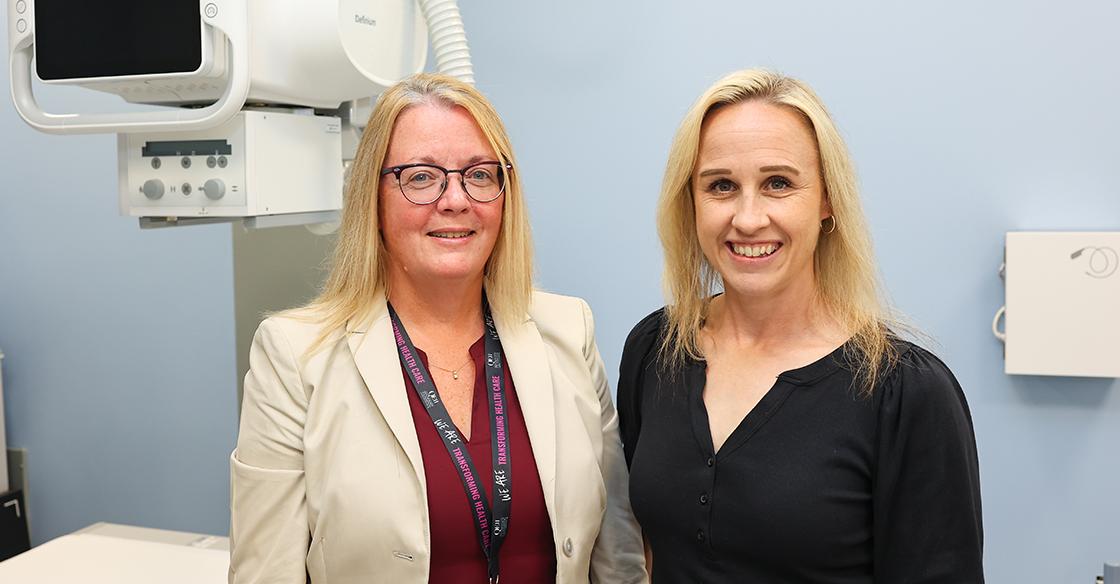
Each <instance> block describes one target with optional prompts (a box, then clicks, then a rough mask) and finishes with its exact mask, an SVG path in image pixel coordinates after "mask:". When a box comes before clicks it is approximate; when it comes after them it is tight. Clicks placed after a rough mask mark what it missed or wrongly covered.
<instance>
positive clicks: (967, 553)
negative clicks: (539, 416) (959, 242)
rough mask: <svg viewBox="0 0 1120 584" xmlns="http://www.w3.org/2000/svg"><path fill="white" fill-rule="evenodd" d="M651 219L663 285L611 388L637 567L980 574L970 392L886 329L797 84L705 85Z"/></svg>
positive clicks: (807, 95) (822, 128)
mask: <svg viewBox="0 0 1120 584" xmlns="http://www.w3.org/2000/svg"><path fill="white" fill-rule="evenodd" d="M658 229H659V232H660V236H661V241H662V245H663V248H664V252H665V282H666V287H667V295H668V298H669V304H668V306H667V307H665V308H663V309H661V310H658V311H656V312H654V313H653V314H651V315H650V316H649V317H647V318H646V319H644V320H643V321H641V322H640V323H638V325H637V326H636V327H635V328H634V330H633V331H632V332H631V333H630V336H629V338H628V339H627V341H626V346H625V349H624V353H623V356H622V365H621V374H620V378H619V387H618V403H619V414H620V418H621V424H622V436H623V442H624V444H625V453H626V457H627V461H628V463H629V465H630V472H631V483H630V495H631V501H632V504H633V508H634V512H635V515H636V516H637V518H638V520H639V522H640V524H641V527H642V531H643V534H644V536H645V539H646V542H647V544H648V546H647V553H648V554H649V555H650V556H651V558H652V564H651V568H652V570H651V571H652V581H653V582H656V583H659V584H660V583H665V582H682V583H683V582H705V583H707V584H718V583H723V582H727V583H732V582H734V583H739V582H766V583H767V584H778V583H787V582H788V583H795V582H796V583H810V582H816V583H822V584H823V583H830V584H834V583H853V584H855V583H859V584H872V583H874V584H898V583H902V582H907V583H910V584H919V583H928V584H932V583H935V582H936V583H944V584H949V583H953V584H965V583H978V582H983V579H984V576H983V570H982V561H981V560H982V539H983V532H982V527H981V512H980V484H979V471H978V464H977V455H976V445H975V438H974V434H973V428H972V420H971V417H970V414H969V411H968V405H967V404H966V402H965V397H964V393H963V392H962V390H961V387H960V385H959V384H958V383H957V381H956V379H955V378H954V377H953V374H952V373H951V372H950V371H949V369H948V368H947V367H946V366H945V364H944V363H942V362H941V361H940V360H939V359H938V358H937V357H935V356H934V355H933V354H932V353H930V352H929V351H927V350H925V349H923V348H921V347H919V346H917V345H915V344H912V343H909V342H906V341H904V340H901V339H900V338H899V336H898V334H897V332H898V331H899V330H900V329H901V328H902V327H900V326H899V325H897V324H896V323H895V322H894V321H893V320H892V319H891V318H890V316H889V312H888V310H887V309H886V308H885V306H884V303H883V301H882V297H881V295H880V292H879V286H878V284H877V276H876V267H875V264H874V259H873V256H872V251H871V241H870V236H869V233H868V229H867V226H866V224H865V222H864V218H863V212H862V210H861V205H860V200H859V195H858V192H857V189H856V179H855V174H854V171H853V169H852V164H851V161H850V159H849V156H848V153H847V150H846V148H845V146H844V143H843V141H842V140H841V138H840V135H839V133H838V131H837V129H836V126H835V124H834V123H833V121H832V119H831V118H830V117H829V114H828V113H827V112H826V110H825V108H824V106H823V104H822V103H821V101H820V100H819V99H818V98H817V96H816V95H815V94H814V93H813V91H812V90H811V89H809V88H808V87H807V86H806V85H805V84H804V83H801V82H799V81H797V80H795V79H791V78H789V77H784V76H781V75H778V74H775V73H771V72H768V71H762V70H747V71H741V72H737V73H733V74H731V75H728V76H727V77H725V78H723V79H721V80H720V81H719V82H717V83H716V84H715V85H714V86H712V87H711V88H710V89H709V90H708V91H707V92H705V93H704V95H703V96H701V97H700V99H699V101H698V102H697V103H696V104H695V105H694V106H693V108H692V109H691V110H690V111H689V112H688V114H687V115H686V116H685V119H684V122H683V123H682V124H681V126H680V129H679V131H678V133H677V135H676V138H675V140H674V142H673V145H672V148H671V150H670V156H669V162H668V165H667V168H666V171H665V178H664V183H663V186H662V193H661V201H660V205H659V208H658Z"/></svg>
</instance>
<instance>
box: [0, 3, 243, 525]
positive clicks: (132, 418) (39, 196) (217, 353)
mask: <svg viewBox="0 0 1120 584" xmlns="http://www.w3.org/2000/svg"><path fill="white" fill-rule="evenodd" d="M4 18H6V17H5V16H3V15H0V29H3V30H5V31H6V30H7V28H6V26H7V23H6V22H4ZM5 46H6V45H5ZM3 62H4V64H3V69H2V70H0V71H2V72H3V76H4V79H5V82H3V94H4V98H3V99H0V146H2V151H3V153H4V154H3V156H0V177H2V180H3V183H2V185H0V348H2V349H3V351H4V353H5V354H6V358H5V360H4V393H5V407H6V409H7V420H8V427H7V439H8V445H9V446H10V447H18V448H26V449H27V451H28V472H29V485H30V487H29V501H28V504H29V507H30V516H31V522H32V536H33V543H40V542H42V541H45V540H47V539H51V538H54V537H57V536H59V535H62V534H64V533H67V532H70V531H73V530H76V529H79V528H82V527H84V526H86V525H89V524H91V523H94V522H97V521H112V522H118V523H129V524H134V525H143V526H150V527H162V528H169V529H181V530H189V531H201V532H208V533H225V532H226V531H227V529H228V525H229V503H228V501H229V479H228V476H229V471H228V466H229V465H228V456H229V452H230V451H231V450H232V449H233V444H234V440H235V437H236V432H237V420H236V417H237V413H236V412H237V403H236V400H237V391H236V387H237V385H236V372H237V369H236V363H235V361H236V360H235V357H236V355H235V353H234V348H233V347H234V327H233V264H232V247H231V237H230V229H229V227H228V226H206V227H190V228H181V229H167V230H153V231H144V232H141V231H140V229H139V227H138V226H137V222H136V220H135V219H127V218H124V217H121V216H120V215H119V214H118V212H117V195H116V193H117V171H116V138H115V137H114V136H111V135H110V136H65V137H61V136H48V135H45V134H40V133H38V132H36V131H34V130H32V129H31V128H30V127H28V126H27V125H25V124H24V123H23V121H22V120H20V119H19V117H18V115H17V114H16V112H15V108H14V107H13V106H12V104H11V101H10V99H9V98H8V84H7V82H6V80H7V79H8V65H7V63H8V59H7V58H5V59H3ZM48 89H53V88H48ZM44 98H45V99H44V100H43V101H44V102H45V107H47V109H48V110H51V111H67V108H69V111H79V110H81V109H85V110H91V109H92V110H97V111H106V110H113V109H121V108H122V107H123V105H122V103H121V102H120V100H119V99H118V98H116V97H113V96H100V95H96V94H93V92H89V93H85V92H80V91H74V90H71V91H66V90H57V91H44Z"/></svg>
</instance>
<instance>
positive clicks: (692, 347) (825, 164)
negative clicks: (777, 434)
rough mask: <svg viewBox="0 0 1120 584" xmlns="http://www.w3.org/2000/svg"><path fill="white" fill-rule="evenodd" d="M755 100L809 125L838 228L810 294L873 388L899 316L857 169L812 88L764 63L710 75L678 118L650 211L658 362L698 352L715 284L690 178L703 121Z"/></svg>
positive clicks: (823, 243) (887, 359) (818, 257)
mask: <svg viewBox="0 0 1120 584" xmlns="http://www.w3.org/2000/svg"><path fill="white" fill-rule="evenodd" d="M752 100H760V101H764V102H767V103H771V104H774V105H778V106H783V107H788V108H791V109H792V110H794V111H797V112H799V113H800V114H801V115H802V116H803V117H804V118H805V119H806V120H807V121H808V123H809V124H810V126H811V127H812V129H813V132H814V135H815V137H816V142H817V151H818V153H819V155H820V168H821V175H822V177H821V178H822V180H823V182H824V187H825V197H826V200H827V201H828V203H829V205H830V206H831V209H832V216H833V221H835V222H836V223H835V225H836V227H835V231H833V232H832V233H829V234H822V236H821V239H820V241H819V243H818V244H817V248H816V250H815V252H814V259H813V269H814V271H815V272H816V276H817V278H816V282H817V287H818V290H817V294H818V296H819V298H820V299H821V301H822V304H823V306H824V308H825V310H826V311H827V312H828V313H829V315H830V316H832V317H833V318H835V319H836V320H837V322H838V323H840V325H841V326H842V327H844V329H845V330H846V331H848V332H849V333H850V334H852V339H851V341H849V346H850V347H851V348H853V349H854V350H855V351H854V353H855V355H854V358H853V359H852V361H853V362H852V365H854V368H855V370H856V383H857V384H858V385H859V387H860V389H861V390H862V393H863V394H865V395H870V393H871V392H872V390H873V388H874V386H875V383H876V382H877V380H878V379H879V377H880V375H881V373H882V372H883V371H884V370H885V368H887V367H889V366H892V365H893V364H894V362H895V361H896V360H897V349H896V348H895V346H894V344H893V343H892V342H891V338H892V336H893V333H892V328H893V327H895V325H896V320H895V319H894V318H893V317H892V316H891V311H890V309H889V308H888V307H887V305H886V303H885V301H884V299H883V295H882V292H881V287H880V284H879V279H878V273H877V270H876V266H875V258H874V253H873V251H872V246H871V236H870V233H869V231H868V228H867V223H866V220H865V219H864V214H863V208H862V205H861V204H860V198H859V190H858V186H857V183H856V175H855V170H854V168H853V165H852V162H851V158H850V156H849V154H848V149H847V147H846V146H845V145H844V140H843V138H841V136H840V132H839V131H838V130H837V128H836V125H835V123H834V122H833V121H832V118H831V117H830V116H829V114H828V111H827V110H826V109H825V107H824V104H823V103H822V102H821V100H820V98H818V97H817V95H816V94H815V93H814V92H813V90H812V89H810V88H809V87H808V86H807V85H805V84H804V83H802V82H801V81H798V80H796V79H793V78H790V77H786V76H784V75H780V74H778V73H774V72H772V71H767V70H763V69H747V70H743V71H737V72H735V73H732V74H730V75H727V76H726V77H724V78H723V79H720V80H719V81H717V82H716V83H715V85H713V86H712V87H710V88H709V89H708V90H707V91H705V92H704V94H703V95H701V96H700V99H699V100H697V102H696V103H695V104H694V105H693V106H692V109H690V110H689V112H688V113H687V114H686V115H685V118H684V121H683V122H681V125H680V128H679V129H678V130H677V134H676V137H675V138H674V139H673V144H672V147H671V148H670V151H669V160H668V163H667V165H666V168H665V177H664V179H663V181H662V187H661V198H660V201H659V202H658V209H657V228H658V233H659V235H660V237H661V245H662V247H663V248H664V252H665V273H664V281H665V293H666V296H667V297H668V307H667V310H666V314H667V317H668V318H667V321H668V326H667V330H666V331H665V332H666V334H665V336H664V338H663V341H662V344H661V350H660V358H661V362H662V363H663V364H664V365H668V366H669V367H670V368H672V367H675V366H677V365H679V364H681V363H683V362H684V361H685V360H687V359H689V358H691V359H701V358H703V351H702V350H701V348H700V344H699V343H700V339H699V335H700V329H701V327H702V325H703V322H704V319H705V317H706V316H707V312H708V308H709V304H710V301H711V297H712V295H713V294H714V293H715V292H716V291H717V289H718V287H720V286H722V281H721V279H720V276H719V273H718V272H716V270H715V269H714V268H713V267H712V265H711V264H710V263H709V262H708V261H707V259H706V258H705V257H704V253H703V251H702V250H701V249H700V242H699V240H698V239H697V237H696V216H695V211H694V206H693V197H692V175H693V172H694V170H695V167H696V162H697V156H698V152H699V146H700V130H701V126H702V125H703V123H704V120H705V119H706V117H707V116H708V114H709V113H710V112H712V111H713V110H714V109H717V108H719V107H722V106H724V105H728V104H734V103H742V102H746V101H752Z"/></svg>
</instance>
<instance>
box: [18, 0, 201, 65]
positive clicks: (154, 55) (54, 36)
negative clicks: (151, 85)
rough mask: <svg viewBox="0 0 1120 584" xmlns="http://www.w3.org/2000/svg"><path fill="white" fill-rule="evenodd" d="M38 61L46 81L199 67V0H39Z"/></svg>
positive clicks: (36, 61) (37, 7)
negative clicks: (89, 0) (101, 0)
mask: <svg viewBox="0 0 1120 584" xmlns="http://www.w3.org/2000/svg"><path fill="white" fill-rule="evenodd" d="M35 63H36V64H35V70H36V72H37V73H38V74H39V78H40V79H42V80H44V81H59V80H64V79H82V78H89V77H120V76H125V75H153V74H158V73H189V72H191V71H195V70H197V69H198V68H199V67H200V66H201V65H202V16H201V15H200V14H199V3H198V0H110V1H107V2H88V1H87V2H80V1H79V2H75V1H74V0H35Z"/></svg>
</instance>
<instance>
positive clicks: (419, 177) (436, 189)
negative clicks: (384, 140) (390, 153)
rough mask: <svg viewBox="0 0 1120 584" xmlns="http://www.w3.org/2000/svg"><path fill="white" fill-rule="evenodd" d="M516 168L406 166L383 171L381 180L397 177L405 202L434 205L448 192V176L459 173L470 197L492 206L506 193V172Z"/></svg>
mask: <svg viewBox="0 0 1120 584" xmlns="http://www.w3.org/2000/svg"><path fill="white" fill-rule="evenodd" d="M512 169H513V165H512V164H508V163H502V162H492V161H488V162H479V163H476V164H472V165H470V166H468V167H466V168H460V169H458V170H454V169H447V168H444V167H442V166H436V165H434V164H423V163H418V164H402V165H400V166H393V167H391V168H383V169H381V176H385V175H387V174H393V175H395V176H396V177H397V186H398V187H400V189H401V194H402V195H404V198H406V199H408V200H409V201H410V202H412V203H414V204H417V205H430V204H432V203H434V202H436V201H438V200H439V198H440V197H441V196H443V193H444V191H446V190H447V175H449V174H453V173H458V174H459V184H461V185H463V190H464V191H465V192H466V193H467V196H468V197H470V198H472V199H474V200H475V201H477V202H479V203H489V202H490V201H493V200H494V199H497V198H498V197H500V196H502V192H504V191H505V190H506V171H508V170H512Z"/></svg>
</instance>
